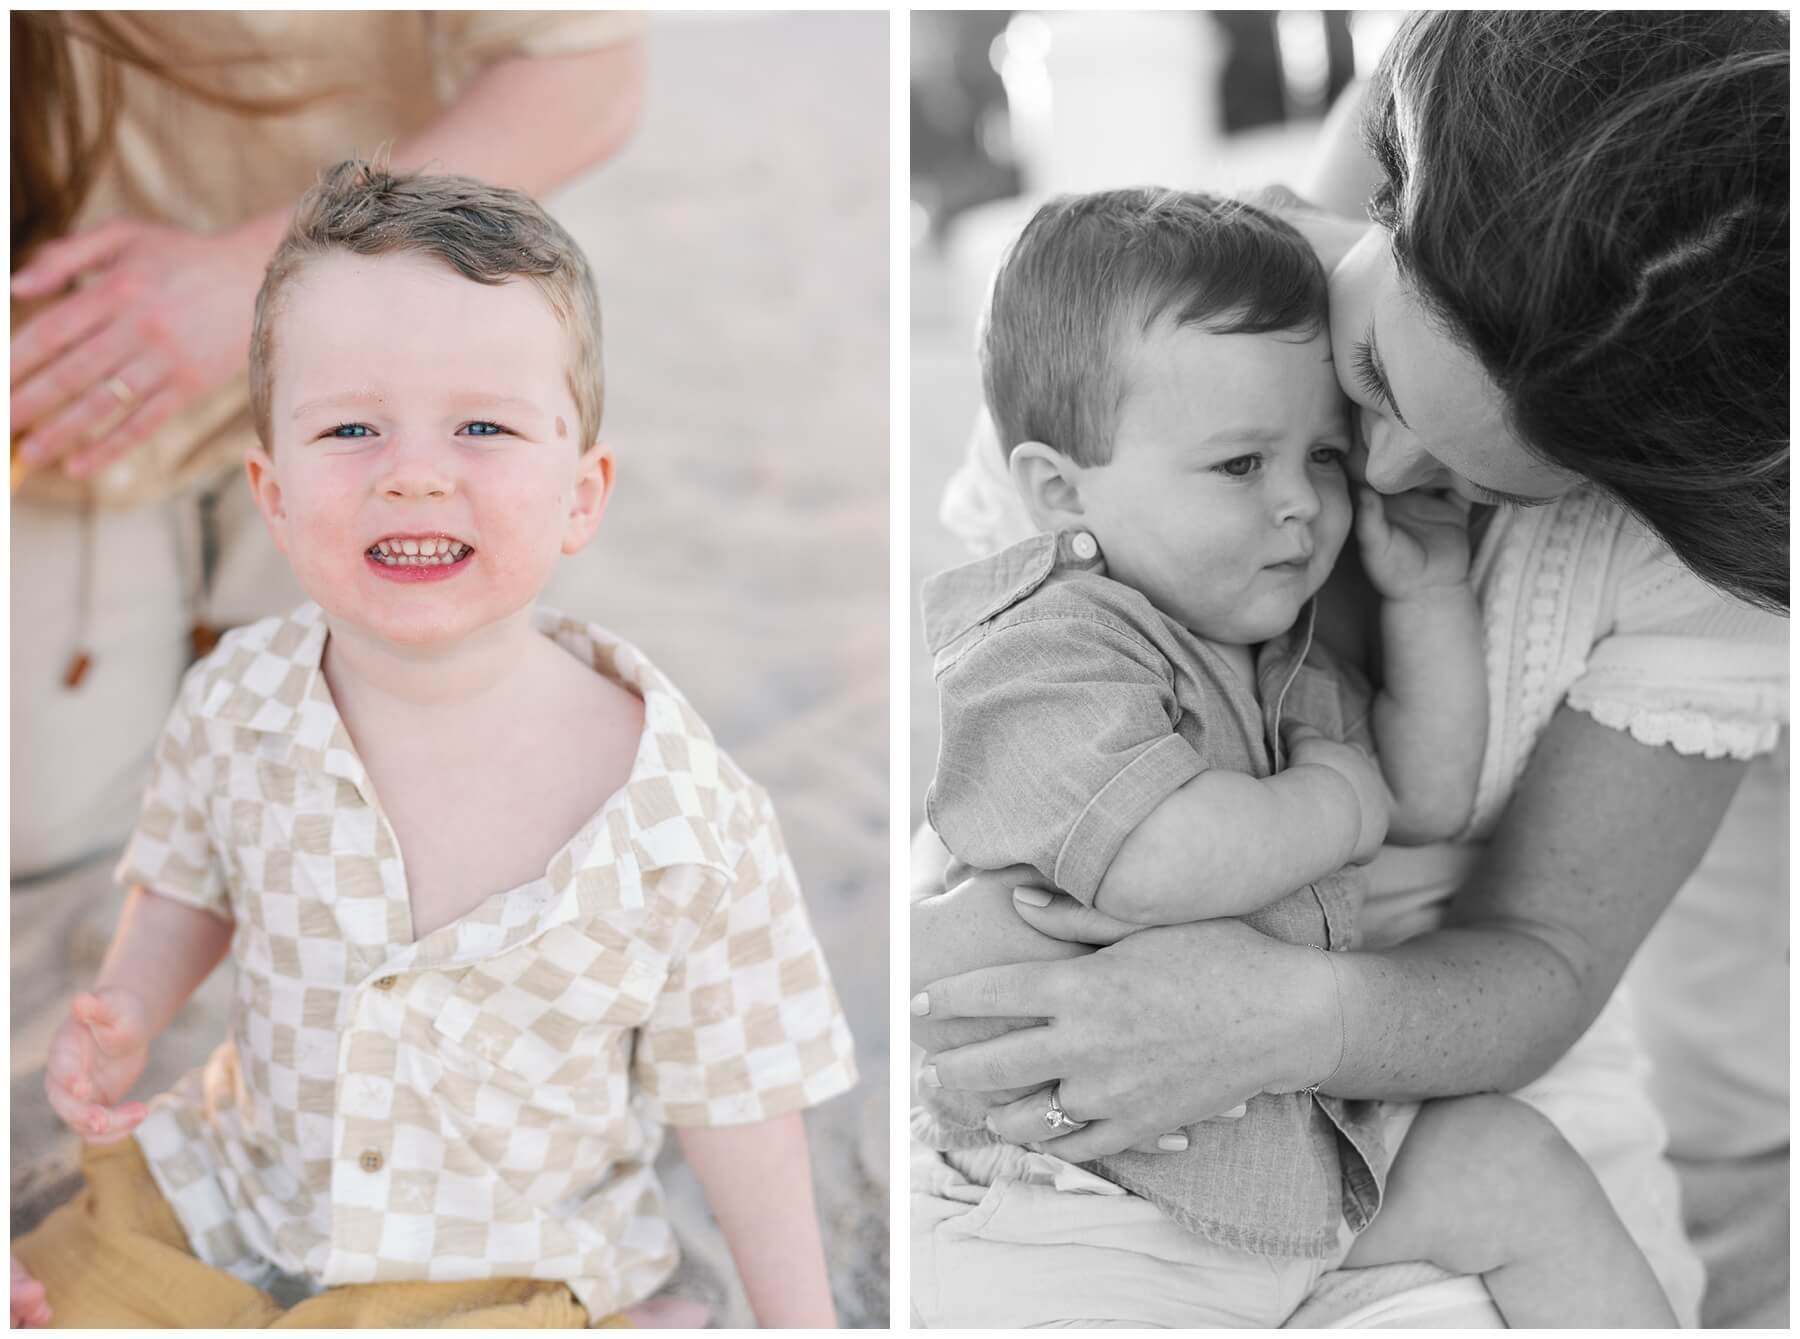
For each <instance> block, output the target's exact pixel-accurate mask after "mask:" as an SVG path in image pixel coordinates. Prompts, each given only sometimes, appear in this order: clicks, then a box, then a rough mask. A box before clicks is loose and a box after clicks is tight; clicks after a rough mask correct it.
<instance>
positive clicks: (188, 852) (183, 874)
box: [113, 671, 231, 920]
mask: <svg viewBox="0 0 1800 1339" xmlns="http://www.w3.org/2000/svg"><path fill="white" fill-rule="evenodd" d="M200 684H201V680H200V679H199V677H198V675H197V674H196V673H195V672H192V671H190V672H189V674H188V676H187V678H186V679H185V680H184V681H183V683H182V691H181V695H180V697H179V699H178V700H177V701H176V703H175V708H174V710H173V711H171V712H170V713H169V720H168V724H166V725H165V726H164V727H163V732H162V737H161V738H160V739H158V740H157V742H156V752H155V754H154V755H153V756H152V758H151V762H150V781H149V784H148V785H147V786H145V787H144V802H143V805H142V807H141V808H140V809H139V811H138V821H137V826H136V827H135V828H134V829H133V830H132V833H131V838H130V840H129V841H128V842H126V844H125V855H124V857H123V858H122V859H121V860H120V861H119V865H118V868H117V869H116V870H115V871H114V872H113V878H114V879H115V880H116V881H117V882H119V883H121V884H124V885H126V886H127V887H130V886H134V885H137V886H142V887H145V888H148V889H150V890H151V891H152V892H155V893H156V894H158V895H159V896H162V897H166V898H169V899H171V900H172V901H176V902H185V903H187V904H188V905H189V906H193V907H198V908H199V909H200V910H202V911H209V912H211V913H212V914H213V915H215V916H219V917H222V918H223V919H226V920H230V919H231V906H230V900H229V897H228V890H227V887H226V883H225V875H224V870H223V868H222V866H221V864H220V861H219V856H218V849H217V847H216V846H215V845H214V844H213V840H212V836H211V832H210V830H209V828H208V824H207V794H208V790H207V778H208V776H209V775H210V773H211V769H212V757H211V751H210V748H209V746H208V741H207V736H206V729H205V725H204V722H202V721H201V720H199V719H198V717H197V715H196V713H197V710H198V706H199V702H198V691H199V687H200Z"/></svg>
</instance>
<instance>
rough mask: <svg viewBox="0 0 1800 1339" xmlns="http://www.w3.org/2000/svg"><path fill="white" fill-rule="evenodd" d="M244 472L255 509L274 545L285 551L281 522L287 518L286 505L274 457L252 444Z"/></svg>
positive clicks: (246, 458)
mask: <svg viewBox="0 0 1800 1339" xmlns="http://www.w3.org/2000/svg"><path fill="white" fill-rule="evenodd" d="M244 473H245V475H246V476H248V478H249V480H250V496H251V497H253V498H255V499H256V509H257V510H258V511H260V512H261V513H262V518H263V522H264V524H266V525H267V526H268V527H269V534H270V535H271V536H273V537H274V540H275V547H276V548H278V549H280V550H281V551H282V552H283V553H286V552H287V544H286V542H285V539H284V537H283V530H284V526H283V522H285V521H286V520H287V507H286V506H285V505H284V504H283V502H282V497H281V484H280V482H279V481H278V480H277V479H276V478H275V461H274V459H273V458H272V457H271V456H270V455H269V453H268V452H267V451H265V450H264V449H263V448H262V447H260V446H253V447H251V448H250V450H249V452H248V454H246V455H245V457H244Z"/></svg>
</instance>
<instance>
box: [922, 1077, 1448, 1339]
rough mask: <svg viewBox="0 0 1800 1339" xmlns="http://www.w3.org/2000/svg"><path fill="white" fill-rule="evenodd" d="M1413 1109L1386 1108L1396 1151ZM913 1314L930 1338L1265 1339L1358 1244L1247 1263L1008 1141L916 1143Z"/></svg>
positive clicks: (1388, 1137) (1079, 1172)
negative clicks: (1225, 1332)
mask: <svg viewBox="0 0 1800 1339" xmlns="http://www.w3.org/2000/svg"><path fill="white" fill-rule="evenodd" d="M1418 1110H1419V1108H1418V1106H1417V1104H1416V1103H1394V1104H1391V1105H1387V1106H1384V1107H1383V1114H1384V1118H1385V1119H1384V1128H1383V1140H1384V1142H1385V1143H1386V1144H1387V1145H1388V1147H1389V1148H1390V1149H1397V1148H1398V1147H1399V1146H1400V1142H1401V1140H1403V1139H1404V1138H1405V1135H1406V1131H1407V1129H1408V1128H1410V1126H1411V1125H1412V1121H1413V1117H1414V1116H1415V1115H1417V1114H1418ZM912 1184H913V1195H912V1231H913V1252H912V1269H913V1284H912V1291H913V1306H914V1312H915V1316H916V1318H917V1320H918V1322H919V1323H920V1324H922V1325H926V1326H929V1327H931V1328H933V1329H938V1328H949V1327H971V1328H1035V1327H1041V1326H1042V1327H1052V1328H1109V1329H1110V1328H1132V1329H1214V1328H1218V1329H1272V1328H1276V1327H1278V1326H1280V1325H1281V1323H1282V1322H1283V1321H1285V1320H1286V1319H1287V1318H1288V1316H1290V1315H1291V1314H1293V1312H1294V1311H1295V1310H1296V1309H1297V1308H1298V1307H1299V1305H1300V1303H1301V1302H1302V1301H1303V1300H1304V1299H1305V1298H1306V1295H1307V1294H1308V1293H1310V1292H1311V1291H1312V1290H1313V1287H1314V1285H1315V1284H1317V1283H1318V1281H1319V1279H1320V1277H1321V1276H1322V1275H1324V1274H1325V1273H1326V1272H1327V1271H1329V1270H1332V1269H1335V1268H1337V1267H1338V1266H1339V1265H1341V1264H1342V1263H1343V1261H1344V1256H1345V1255H1346V1254H1348V1253H1349V1250H1350V1246H1351V1244H1352V1242H1353V1241H1354V1239H1355V1238H1354V1235H1353V1234H1352V1233H1351V1231H1350V1228H1349V1225H1348V1224H1343V1225H1340V1228H1339V1234H1338V1249H1337V1250H1336V1251H1335V1252H1333V1254H1331V1255H1329V1256H1325V1257H1323V1258H1320V1259H1311V1260H1309V1259H1299V1258H1295V1257H1292V1256H1267V1255H1252V1254H1250V1253H1249V1252H1247V1251H1238V1250H1232V1249H1231V1248H1229V1247H1225V1246H1218V1245H1215V1244H1213V1243H1212V1242H1210V1241H1207V1240H1206V1239H1205V1238H1204V1237H1201V1236H1199V1235H1197V1234H1195V1233H1192V1232H1189V1231H1187V1230H1186V1229H1184V1228H1180V1227H1177V1226H1176V1225H1175V1224H1174V1223H1172V1222H1170V1221H1169V1220H1168V1219H1167V1218H1166V1217H1164V1216H1163V1214H1162V1212H1161V1211H1160V1210H1159V1209H1157V1208H1156V1206H1155V1205H1153V1204H1151V1203H1150V1202H1149V1201H1148V1200H1146V1199H1142V1198H1140V1197H1138V1196H1136V1195H1132V1194H1130V1193H1128V1192H1127V1191H1125V1190H1123V1189H1121V1188H1120V1187H1118V1186H1116V1185H1114V1184H1113V1183H1112V1182H1110V1181H1106V1180H1103V1179H1101V1178H1100V1177H1098V1176H1095V1175H1094V1174H1093V1173H1091V1172H1088V1171H1085V1170H1083V1169H1082V1168H1081V1167H1078V1166H1076V1165H1075V1164H1073V1163H1070V1162H1065V1161H1064V1160H1063V1159H1061V1158H1055V1157H1050V1156H1048V1155H1046V1154H1042V1153H1034V1152H1032V1151H1031V1150H1029V1149H1024V1148H1018V1147H1015V1146H1013V1145H1011V1144H990V1145H984V1146H983V1147H981V1148H975V1149H967V1150H961V1151H958V1152H952V1153H937V1152H934V1151H932V1150H930V1149H927V1148H925V1147H923V1146H922V1145H917V1144H915V1145H914V1150H913V1169H912Z"/></svg>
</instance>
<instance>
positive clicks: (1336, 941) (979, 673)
mask: <svg viewBox="0 0 1800 1339" xmlns="http://www.w3.org/2000/svg"><path fill="white" fill-rule="evenodd" d="M1070 540H1071V536H1070V534H1069V533H1068V532H1064V533H1062V534H1060V535H1050V534H1040V535H1035V536H1033V537H1032V538H1030V539H1027V540H1024V541H1022V542H1021V543H1018V544H1015V545H1013V546H1012V547H1011V548H1009V549H1005V550H1003V551H1002V552H1000V553H997V554H994V555H992V556H990V557H987V558H982V559H979V560H977V561H976V562H973V563H969V564H967V565H965V566H963V567H959V568H955V569H953V570H952V571H949V572H946V573H943V574H942V575H940V576H937V577H934V578H932V579H931V580H930V581H928V582H927V583H926V585H925V588H924V615H925V636H926V640H927V642H928V644H929V646H930V648H931V652H932V655H933V657H934V664H933V669H934V673H935V675H936V677H937V685H938V700H939V704H940V711H941V717H940V719H941V727H940V740H939V747H938V765H937V773H936V775H935V777H934V778H933V780H932V783H931V789H930V791H929V793H928V795H927V798H926V813H927V816H928V817H929V819H930V822H931V825H932V827H933V828H934V829H936V831H937V833H938V835H939V836H940V837H941V838H943V840H944V844H945V845H946V846H948V847H949V849H950V851H951V853H952V854H953V855H954V856H955V857H956V858H957V859H958V860H960V861H962V862H965V863H966V864H968V865H970V866H972V867H975V868H978V869H1000V868H1003V867H1005V866H1008V865H1013V864H1027V865H1031V866H1034V867H1035V868H1036V869H1037V870H1038V872H1039V873H1040V874H1042V875H1043V876H1044V878H1045V879H1046V880H1047V881H1048V882H1049V883H1051V884H1052V885H1054V886H1055V887H1057V888H1060V889H1061V890H1062V891H1064V892H1067V893H1069V894H1070V895H1072V896H1074V897H1076V898H1079V899H1080V900H1082V901H1083V902H1089V903H1091V902H1092V901H1093V898H1094V894H1095V890H1096V889H1097V888H1098V886H1099V884H1100V881H1101V879H1102V877H1103V876H1104V875H1105V873H1106V870H1107V867H1108V866H1109V865H1110V864H1111V863H1112V859H1113V857H1114V856H1115V855H1116V854H1117V853H1118V850H1119V848H1120V846H1121V845H1122V844H1123V842H1124V840H1125V838H1126V837H1127V836H1129V835H1130V833H1131V832H1132V830H1133V829H1134V828H1136V827H1137V825H1138V824H1139V823H1141V822H1142V821H1143V820H1144V819H1145V818H1146V817H1147V816H1148V815H1149V814H1150V813H1151V811H1153V810H1154V809H1155V808H1156V807H1157V806H1158V805H1159V804H1161V803H1162V801H1163V800H1165V799H1166V798H1168V796H1169V795H1170V794H1172V793H1173V792H1174V791H1175V790H1177V789H1178V788H1180V787H1181V786H1182V785H1183V784H1185V783H1186V782H1187V781H1189V780H1190V779H1192V778H1193V777H1195V776H1197V775H1199V774H1200V773H1201V772H1202V771H1204V770H1206V769H1207V768H1224V769H1226V770H1229V771H1234V772H1245V773H1248V774H1249V775H1251V776H1258V777H1266V776H1270V775H1273V774H1274V773H1275V772H1277V771H1279V770H1280V769H1281V767H1282V762H1283V760H1282V753H1281V743H1280V732H1279V726H1280V723H1281V722H1282V721H1284V720H1291V721H1301V722H1305V723H1306V724H1308V725H1311V726H1313V727H1314V728H1315V729H1317V730H1319V731H1320V732H1321V733H1323V734H1325V735H1327V736H1329V737H1331V738H1333V739H1340V740H1344V741H1346V742H1349V743H1353V744H1357V745H1359V746H1360V747H1362V748H1364V749H1368V750H1371V751H1372V740H1371V736H1370V734H1369V729H1368V723H1367V717H1368V712H1369V706H1370V694H1369V691H1368V688H1367V685H1366V683H1365V682H1364V681H1363V680H1362V679H1361V676H1359V675H1357V674H1356V673H1355V672H1354V671H1352V670H1350V669H1348V668H1346V667H1342V666H1338V665H1336V664H1334V663H1333V662H1332V661H1331V660H1330V659H1329V658H1328V657H1327V656H1326V655H1325V653H1324V651H1323V650H1322V648H1319V647H1317V646H1314V645H1313V642H1312V613H1313V611H1312V606H1311V605H1308V606H1307V608H1306V610H1305V612H1304V614H1303V616H1302V618H1301V619H1300V621H1299V623H1298V624H1297V625H1296V626H1295V627H1294V628H1293V629H1291V630H1290V631H1289V632H1287V633H1286V634H1284V635H1282V636H1281V637H1278V638H1275V639H1274V640H1272V641H1269V642H1267V643H1264V644H1263V645H1262V646H1261V647H1259V648H1258V649H1257V652H1256V661H1255V663H1256V688H1255V690H1254V692H1253V691H1252V690H1251V688H1250V687H1249V686H1248V685H1246V684H1244V683H1243V682H1242V681H1241V680H1240V679H1239V677H1238V675H1237V674H1236V673H1235V672H1234V671H1233V670H1232V668H1231V667H1230V665H1229V664H1228V663H1227V662H1226V660H1225V659H1224V657H1223V655H1222V654H1221V653H1220V651H1219V650H1218V649H1217V648H1216V647H1215V646H1213V645H1212V644H1211V643H1209V642H1208V641H1206V640H1205V639H1204V638H1201V637H1197V636H1195V635H1194V634H1193V633H1192V632H1190V631H1188V630H1187V629H1186V628H1184V627H1182V626H1181V625H1180V624H1178V623H1176V622H1175V621H1174V620H1173V619H1171V618H1169V617H1168V616H1167V615H1165V614H1163V613H1162V612H1160V611H1159V610H1158V609H1156V608H1155V607H1154V606H1153V605H1152V604H1151V603H1150V601H1149V600H1148V599H1146V598H1145V597H1144V596H1143V595H1141V594H1139V593H1138V592H1137V591H1136V590H1133V589H1132V588H1131V587H1129V586H1126V585H1124V584H1122V583H1120V582H1117V581H1114V580H1112V579H1111V578H1110V577H1108V576H1107V575H1106V570H1105V564H1104V560H1103V559H1102V558H1098V557H1096V558H1093V559H1088V560H1083V559H1082V558H1080V557H1078V556H1077V555H1076V554H1075V553H1074V552H1073V549H1072V547H1071V542H1070ZM1270 839H1271V840H1279V836H1278V835H1276V834H1271V836H1270ZM1359 877H1360V876H1359V873H1358V871H1356V870H1354V869H1351V868H1346V869H1344V870H1341V871H1338V872H1336V873H1334V874H1332V875H1330V876H1328V877H1326V878H1324V879H1320V880H1319V881H1318V882H1316V883H1313V884H1310V885H1308V886H1307V887H1304V888H1301V889H1299V890H1297V891H1296V892H1294V893H1291V894H1289V895H1288V896H1287V897H1285V898H1283V899H1281V900H1280V901H1277V902H1275V903H1273V904H1271V905H1269V906H1267V907H1264V908H1262V909H1261V910H1259V911H1257V912H1255V913H1253V914H1251V915H1248V916H1245V917H1243V918H1242V919H1243V920H1244V921H1245V922H1246V923H1247V924H1249V925H1251V926H1253V927H1255V928H1256V929H1258V930H1260V931H1262V932H1263V933H1264V934H1268V935H1271V936H1273V937H1275V938H1278V939H1283V940H1287V941H1289V942H1291V943H1303V944H1313V945H1316V946H1318V947H1320V948H1325V949H1347V948H1350V947H1352V946H1353V944H1354V943H1355V920H1356V910H1357V906H1358V904H1359V902H1360V897H1361V885H1360V882H1359ZM921 1100H922V1101H923V1103H924V1106H925V1109H926V1113H927V1119H926V1120H925V1121H923V1122H922V1126H923V1128H922V1130H921V1133H923V1135H924V1136H925V1137H926V1138H927V1139H928V1140H929V1141H931V1142H932V1143H934V1144H935V1145H936V1146H938V1147H940V1148H951V1147H968V1146H971V1145H974V1144H980V1143H986V1142H989V1141H990V1140H991V1139H992V1136H991V1135H989V1134H988V1132H987V1130H986V1129H985V1127H984V1126H982V1124H981V1119H982V1115H983V1112H982V1111H981V1110H980V1109H977V1108H976V1107H974V1106H973V1105H972V1104H971V1103H970V1102H969V1100H968V1099H966V1098H959V1097H957V1096H956V1095H954V1094H949V1093H946V1092H944V1091H943V1090H938V1089H934V1090H927V1091H924V1092H923V1093H922V1094H921ZM1187 1133H1188V1137H1189V1147H1188V1150H1187V1151H1186V1152H1185V1153H1175V1154H1166V1153H1165V1154H1143V1153H1122V1154H1117V1155H1114V1156H1112V1157H1107V1158H1102V1159H1099V1160H1098V1161H1097V1162H1095V1163H1092V1164H1089V1165H1090V1166H1091V1167H1092V1168H1093V1169H1094V1170H1095V1171H1097V1172H1099V1173H1100V1174H1101V1175H1102V1176H1105V1177H1106V1178H1107V1179H1108V1180H1111V1181H1113V1182H1115V1183H1117V1184H1118V1185H1121V1186H1123V1187H1125V1188H1126V1189H1127V1190H1130V1191H1132V1192H1133V1193H1134V1194H1138V1195H1142V1196H1143V1197H1145V1198H1146V1199H1149V1200H1150V1201H1151V1202H1153V1203H1154V1204H1156V1205H1157V1206H1158V1207H1159V1208H1161V1209H1162V1210H1163V1211H1164V1212H1165V1213H1166V1214H1168V1215H1169V1217H1170V1218H1172V1219H1173V1220H1174V1221H1175V1222H1177V1223H1179V1224H1181V1225H1182V1226H1183V1227H1186V1228H1187V1229H1189V1230H1190V1231H1193V1232H1197V1233H1199V1234H1201V1235H1202V1236H1204V1237H1206V1238H1208V1239H1209V1240H1211V1241H1215V1242H1217V1243H1219V1244H1220V1245H1223V1246H1228V1247H1232V1248H1235V1249H1239V1250H1245V1251H1251V1252H1255V1253H1257V1254H1263V1255H1283V1256H1308V1257H1323V1256H1327V1255H1330V1254H1332V1253H1333V1252H1334V1251H1336V1250H1338V1249H1339V1228H1340V1225H1341V1224H1342V1223H1343V1222H1345V1221H1348V1222H1349V1224H1350V1225H1351V1227H1352V1228H1354V1229H1357V1230H1360V1229H1361V1228H1362V1227H1364V1226H1366V1225H1367V1223H1368V1221H1369V1219H1370V1218H1371V1217H1372V1216H1373V1214H1374V1211H1375V1208H1376V1207H1377V1205H1378V1204H1379V1201H1380V1188H1381V1185H1382V1183H1383V1181H1384V1180H1385V1177H1386V1173H1387V1154H1386V1152H1385V1150H1384V1148H1383V1145H1382V1141H1381V1137H1380V1131H1379V1127H1378V1124H1377V1104H1375V1103H1372V1102H1348V1101H1343V1100H1340V1099H1336V1098H1330V1097H1324V1096H1320V1097H1316V1098H1315V1097H1313V1096H1311V1095H1308V1094H1305V1093H1290V1094H1281V1095H1271V1094H1264V1095H1262V1096H1258V1097H1255V1098H1252V1099H1251V1100H1250V1102H1249V1104H1248V1109H1247V1111H1246V1112H1245V1114H1244V1116H1243V1117H1242V1118H1241V1119H1238V1120H1211V1121H1204V1122H1201V1123H1199V1124H1197V1125H1194V1126H1191V1127H1189V1129H1188V1132H1187Z"/></svg>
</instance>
